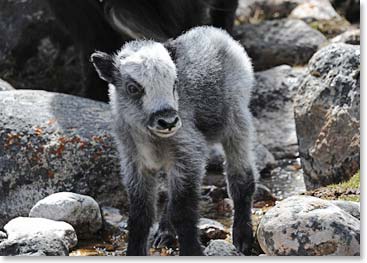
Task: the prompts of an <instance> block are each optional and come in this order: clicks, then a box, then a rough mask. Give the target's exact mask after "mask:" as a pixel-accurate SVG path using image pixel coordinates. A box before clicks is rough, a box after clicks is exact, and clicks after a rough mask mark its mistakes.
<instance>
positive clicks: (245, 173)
mask: <svg viewBox="0 0 367 263" xmlns="http://www.w3.org/2000/svg"><path fill="white" fill-rule="evenodd" d="M249 120H250V121H251V119H250V118H249ZM251 129H252V126H251V122H248V123H247V124H246V125H243V126H242V127H241V128H239V130H238V131H235V132H233V133H232V134H231V135H230V136H229V137H227V138H226V140H225V141H224V142H223V147H224V151H225V154H226V163H227V164H226V173H227V184H228V190H229V194H230V196H231V197H232V199H233V203H234V220H233V234H232V238H233V244H234V245H235V246H236V248H237V249H238V250H239V251H240V252H242V253H243V254H245V255H250V254H251V248H252V242H253V233H252V222H251V208H252V196H253V193H254V191H255V174H256V169H255V165H254V161H253V158H252V145H251V144H252V142H251V140H252V130H251Z"/></svg>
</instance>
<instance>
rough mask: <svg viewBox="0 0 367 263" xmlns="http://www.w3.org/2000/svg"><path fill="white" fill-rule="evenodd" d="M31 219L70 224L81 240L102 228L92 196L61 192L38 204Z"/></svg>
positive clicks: (32, 210)
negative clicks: (38, 218)
mask: <svg viewBox="0 0 367 263" xmlns="http://www.w3.org/2000/svg"><path fill="white" fill-rule="evenodd" d="M29 217H41V218H48V219H52V220H55V221H64V222H67V223H69V224H70V225H72V226H73V227H74V229H75V230H76V232H77V234H78V237H79V239H86V238H91V237H92V236H93V235H94V234H96V233H97V231H98V230H100V229H101V228H102V216H101V212H100V209H99V206H98V203H97V202H96V201H95V200H94V199H93V198H92V197H90V196H86V195H81V194H75V193H69V192H60V193H55V194H52V195H49V196H47V197H46V198H44V199H42V200H40V201H38V202H37V204H36V205H35V206H33V207H32V209H31V211H30V212H29Z"/></svg>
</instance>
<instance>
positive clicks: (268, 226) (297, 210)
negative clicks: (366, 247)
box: [257, 196, 360, 256]
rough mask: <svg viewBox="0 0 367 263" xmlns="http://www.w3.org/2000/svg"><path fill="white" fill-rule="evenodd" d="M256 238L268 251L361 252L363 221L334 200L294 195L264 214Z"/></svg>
mask: <svg viewBox="0 0 367 263" xmlns="http://www.w3.org/2000/svg"><path fill="white" fill-rule="evenodd" d="M257 240H258V242H259V244H260V246H261V248H262V249H263V251H264V252H265V253H266V254H267V255H271V256H274V255H277V256H325V255H333V256H356V255H360V221H359V220H358V219H356V218H355V217H353V216H352V215H350V214H349V213H347V212H345V211H343V210H342V209H340V208H339V207H337V206H335V205H333V204H332V203H331V202H329V201H326V200H322V199H319V198H316V197H311V196H293V197H289V198H287V199H285V200H283V201H281V202H279V203H278V204H277V205H276V206H275V207H273V208H271V209H270V210H269V211H268V212H266V214H265V215H264V216H263V217H262V219H261V222H260V224H259V227H258V230H257Z"/></svg>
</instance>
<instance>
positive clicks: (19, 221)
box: [4, 217, 78, 249]
mask: <svg viewBox="0 0 367 263" xmlns="http://www.w3.org/2000/svg"><path fill="white" fill-rule="evenodd" d="M4 230H5V232H6V233H7V235H8V238H7V241H9V242H10V241H12V242H13V241H14V242H15V241H17V240H23V241H22V242H28V241H26V240H32V239H33V238H34V237H38V238H39V239H40V240H41V239H45V238H46V239H49V238H50V239H52V240H61V241H62V242H63V243H65V245H66V247H67V248H68V249H71V248H73V247H75V246H76V244H77V243H78V239H77V236H76V233H75V230H74V228H73V227H72V226H71V225H70V224H68V223H65V222H60V221H54V220H50V219H45V218H30V217H17V218H14V219H12V220H11V221H10V222H8V223H7V224H6V225H5V226H4ZM40 242H41V241H40Z"/></svg>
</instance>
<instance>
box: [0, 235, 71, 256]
mask: <svg viewBox="0 0 367 263" xmlns="http://www.w3.org/2000/svg"><path fill="white" fill-rule="evenodd" d="M0 255H1V256H68V255H69V250H68V247H67V246H66V244H65V243H64V242H63V241H62V240H61V239H59V238H58V237H55V236H46V235H43V234H40V233H35V235H32V236H22V237H19V238H16V239H9V240H5V241H4V242H1V243H0Z"/></svg>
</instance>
